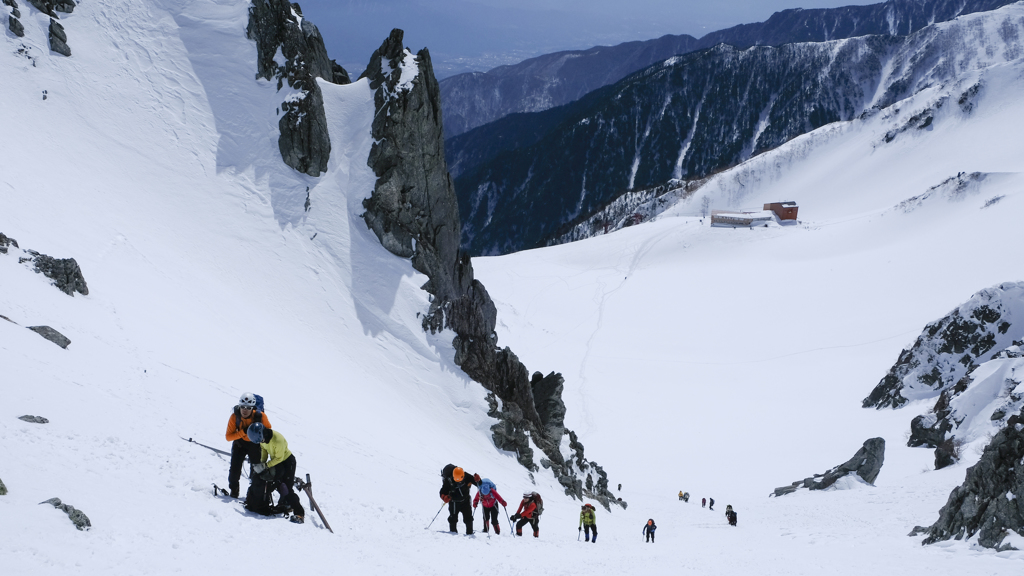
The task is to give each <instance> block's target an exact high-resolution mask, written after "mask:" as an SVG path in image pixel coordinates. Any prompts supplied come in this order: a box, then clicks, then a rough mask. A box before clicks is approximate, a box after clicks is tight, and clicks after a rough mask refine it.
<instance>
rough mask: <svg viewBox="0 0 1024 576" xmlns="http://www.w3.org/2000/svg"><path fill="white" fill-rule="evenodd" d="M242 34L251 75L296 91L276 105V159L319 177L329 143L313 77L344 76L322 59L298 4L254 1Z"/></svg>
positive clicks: (335, 79)
mask: <svg viewBox="0 0 1024 576" xmlns="http://www.w3.org/2000/svg"><path fill="white" fill-rule="evenodd" d="M246 34H247V36H248V38H249V39H250V40H254V41H255V42H256V49H257V67H258V71H257V73H256V77H257V78H265V79H267V80H275V79H276V80H277V89H278V90H280V89H281V88H282V87H283V86H284V83H285V82H286V81H287V83H288V86H289V87H290V88H292V89H294V90H296V91H297V92H296V93H294V94H292V95H291V96H289V97H287V98H286V99H285V101H284V102H283V103H282V105H281V111H282V113H283V115H282V116H281V120H280V121H279V122H278V127H279V129H280V131H281V136H280V138H279V139H278V142H277V143H278V148H279V150H280V151H281V157H282V158H283V159H284V162H285V164H287V165H289V166H291V167H292V168H294V169H295V170H298V171H299V172H302V173H304V174H308V175H310V176H319V175H320V174H321V173H322V172H324V171H326V170H327V161H328V160H329V159H330V155H331V140H330V136H329V134H328V130H327V115H326V113H325V112H324V101H323V93H322V92H321V90H320V87H319V86H318V85H317V83H316V79H317V78H323V79H324V80H327V81H328V82H332V83H347V82H348V73H347V72H346V71H345V69H344V68H342V67H341V66H339V65H338V63H337V62H335V61H333V60H331V59H330V58H328V57H327V49H326V48H325V47H324V40H323V37H322V36H321V35H320V31H319V30H318V29H317V27H316V26H315V25H313V23H312V22H310V21H309V20H306V19H305V18H303V17H302V9H301V8H300V7H299V5H298V4H292V3H290V2H288V1H287V0H253V2H252V6H251V7H250V8H249V25H248V28H247V29H246ZM278 50H280V51H281V54H282V55H283V56H284V58H285V62H284V63H283V64H281V63H278V62H277V61H275V60H274V58H275V56H276V54H277V53H278Z"/></svg>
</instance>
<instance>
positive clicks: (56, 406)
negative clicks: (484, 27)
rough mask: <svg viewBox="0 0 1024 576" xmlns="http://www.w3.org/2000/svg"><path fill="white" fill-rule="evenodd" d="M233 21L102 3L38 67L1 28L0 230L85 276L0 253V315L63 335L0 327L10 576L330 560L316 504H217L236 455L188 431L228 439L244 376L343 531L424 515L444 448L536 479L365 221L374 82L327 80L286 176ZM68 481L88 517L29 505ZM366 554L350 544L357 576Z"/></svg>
mask: <svg viewBox="0 0 1024 576" xmlns="http://www.w3.org/2000/svg"><path fill="white" fill-rule="evenodd" d="M28 10H33V9H32V8H26V11H28ZM246 18H247V2H202V1H197V2H121V1H113V0H111V1H104V2H100V1H95V0H94V1H93V2H86V3H83V4H82V5H80V6H79V8H78V9H77V10H76V11H75V13H74V14H73V15H71V16H67V17H65V18H64V23H65V26H66V28H67V30H68V33H69V37H70V43H71V44H72V45H73V47H74V49H75V52H74V56H73V57H72V58H70V59H65V58H63V57H60V56H56V55H53V54H50V53H49V52H48V51H47V50H45V46H46V44H45V38H44V37H42V36H40V33H39V29H38V28H37V29H36V30H35V31H34V32H33V31H32V30H31V29H30V30H29V33H28V34H27V35H26V38H25V40H24V42H25V45H26V47H27V48H28V49H29V51H30V54H31V55H32V56H33V57H34V61H35V66H32V61H30V60H28V59H25V58H23V57H21V56H19V55H17V54H16V48H17V47H19V46H20V43H21V42H22V41H21V40H17V41H16V40H12V39H11V38H10V37H8V38H5V39H4V45H5V46H6V48H5V49H4V50H3V51H0V67H2V70H3V76H4V78H5V81H4V82H3V83H2V86H0V94H2V96H0V99H2V101H4V102H5V103H7V104H9V106H10V107H11V108H12V109H15V110H18V111H19V114H18V115H17V116H16V117H15V118H13V119H10V118H9V119H8V121H7V122H5V123H4V128H3V135H4V141H5V142H8V143H11V144H12V145H11V146H8V147H6V148H5V154H4V159H3V161H2V168H0V182H2V183H0V190H3V193H2V199H3V206H4V208H3V210H2V211H0V229H3V230H4V232H5V233H7V234H8V235H10V236H11V237H13V238H15V239H17V240H18V241H19V243H20V245H21V246H22V247H25V248H33V249H38V250H40V251H43V252H46V253H49V254H53V255H55V256H58V257H75V258H76V259H77V260H78V262H79V263H80V264H81V266H82V269H83V271H84V274H85V276H86V278H87V280H88V281H89V282H90V287H91V291H90V295H89V296H88V297H82V296H78V297H75V298H71V297H69V296H67V295H65V294H62V293H60V292H58V291H57V290H56V289H54V288H52V287H50V286H48V281H47V280H46V279H45V278H43V277H42V276H40V275H37V274H34V273H32V272H31V271H29V270H28V269H26V268H25V267H24V266H23V265H19V264H18V262H17V260H16V259H15V255H14V254H9V255H7V256H4V257H3V258H0V267H2V268H0V269H2V272H0V285H2V286H3V290H2V291H0V293H2V297H0V308H2V309H3V312H2V314H3V315H5V316H7V317H9V318H11V319H12V320H14V321H15V322H18V323H19V324H21V325H36V324H48V325H51V326H53V327H55V328H57V329H58V330H60V331H61V332H62V333H64V334H65V335H67V336H68V337H69V338H71V339H72V344H71V346H70V347H69V348H68V350H66V351H65V350H61V349H60V348H58V347H56V346H54V345H53V344H51V343H49V342H47V341H45V340H43V339H42V338H39V337H38V336H37V335H35V334H33V333H32V332H29V331H27V330H24V329H23V328H21V327H19V326H16V325H14V324H10V323H8V322H3V324H4V326H3V327H2V328H0V330H2V331H3V336H2V339H0V356H2V357H3V361H2V364H3V365H4V370H3V372H4V374H3V380H2V381H3V386H2V387H0V388H2V389H3V396H4V402H3V406H4V410H3V411H4V412H5V415H4V416H3V418H0V436H2V437H3V438H4V441H3V442H2V443H0V446H2V447H0V453H2V455H3V457H2V459H3V460H4V461H5V462H7V463H8V464H7V465H4V466H3V468H2V471H0V478H2V479H3V480H4V482H5V484H6V485H7V487H8V488H9V490H10V494H9V495H8V496H5V497H3V498H2V499H0V506H2V507H3V508H4V512H2V513H0V533H2V534H3V540H4V542H5V545H4V547H3V550H2V551H0V558H2V560H0V561H2V563H3V565H4V566H5V572H6V573H9V574H28V573H33V574H40V573H58V572H61V573H65V572H67V571H68V569H72V570H74V571H76V572H78V573H100V572H102V573H132V574H138V573H167V572H172V571H181V570H188V571H197V570H198V571H200V572H206V571H209V572H213V571H215V570H217V571H220V570H226V569H230V568H232V567H234V566H235V565H236V562H237V558H239V557H245V558H255V557H257V556H258V552H259V551H260V549H261V548H263V547H264V544H265V542H266V541H277V542H279V543H280V544H281V546H282V547H283V548H287V549H290V550H294V556H291V555H289V556H287V557H270V558H267V559H265V560H264V562H265V567H267V568H271V569H285V568H294V567H295V564H294V562H296V561H297V560H301V561H303V562H305V563H306V564H305V566H306V567H315V566H328V565H334V564H337V562H338V561H339V560H338V557H336V556H332V554H341V553H342V552H343V550H339V549H337V548H335V547H333V544H336V543H337V542H338V540H326V541H325V540H324V538H328V537H329V535H328V534H327V533H326V531H324V532H323V534H322V535H321V532H320V531H318V530H316V529H315V522H314V523H313V524H311V525H307V526H304V527H293V526H292V525H290V524H287V523H284V522H270V521H263V520H259V519H252V518H248V517H244V516H241V515H240V514H239V510H238V508H237V506H233V505H230V504H224V503H221V502H219V501H217V500H216V499H214V498H212V497H211V496H210V490H209V488H210V483H211V482H214V481H216V482H223V481H224V476H225V474H226V467H227V463H226V462H224V461H222V460H221V459H219V458H218V457H216V456H215V455H213V454H212V453H208V452H207V451H205V450H203V449H201V448H198V447H195V446H192V445H189V444H186V443H185V442H183V441H182V440H180V439H179V438H178V435H181V436H184V437H186V438H187V437H195V438H196V439H197V440H199V441H201V442H204V443H207V444H211V445H213V446H217V447H222V448H227V447H228V444H227V443H226V442H223V441H222V440H221V438H222V436H221V434H222V433H223V429H224V426H225V423H226V419H227V416H228V415H229V414H230V408H231V406H233V405H234V403H235V402H236V399H237V396H238V395H239V394H240V393H241V392H243V391H245V390H255V391H256V392H259V393H261V394H263V395H264V396H265V397H266V398H267V402H268V414H269V417H270V418H271V420H272V422H273V423H274V424H275V427H276V428H278V429H279V430H281V432H282V434H284V435H285V436H286V437H287V438H288V440H289V442H290V445H291V447H292V449H293V450H294V451H295V453H296V455H297V458H298V459H299V467H300V472H303V471H305V472H311V473H312V476H313V478H314V482H316V484H317V485H316V493H317V495H318V496H319V499H320V502H321V505H322V507H323V509H324V511H325V513H326V514H327V515H328V519H329V520H331V521H332V522H333V523H334V524H333V525H334V527H335V529H336V530H337V531H338V532H339V533H341V534H343V535H345V534H348V536H346V537H345V538H344V540H342V541H343V542H345V545H346V546H358V545H360V544H359V543H360V542H363V543H364V544H363V546H364V547H367V549H369V550H372V549H373V546H374V544H373V542H380V541H381V540H382V539H383V537H384V536H385V535H389V534H392V533H393V532H394V531H397V530H406V529H409V528H410V527H412V526H415V528H416V530H418V531H419V532H420V533H423V532H422V530H421V528H422V526H424V525H426V522H427V521H428V520H429V517H430V515H431V514H432V513H433V512H434V511H435V510H436V506H435V505H434V504H435V502H437V503H438V504H440V502H439V501H438V499H437V496H436V489H437V487H438V482H437V481H436V480H437V473H438V471H439V470H440V467H441V466H443V465H444V464H446V463H448V462H449V461H457V462H460V463H463V464H464V465H465V466H466V467H467V468H469V469H471V470H480V471H483V472H485V473H489V474H490V475H492V476H494V478H495V480H496V481H498V482H499V485H500V486H509V489H508V492H510V494H512V495H514V494H515V490H516V488H511V485H512V484H513V483H516V484H524V485H526V486H532V485H531V484H530V483H529V480H528V479H527V478H526V472H525V471H524V470H522V469H521V468H520V467H519V465H518V464H517V463H515V461H514V459H513V458H512V457H509V456H506V455H503V454H500V453H498V452H497V451H496V450H495V449H494V446H493V444H491V442H490V441H489V436H488V435H487V434H486V427H487V426H489V425H490V424H492V423H493V420H491V419H489V418H487V417H486V416H485V413H486V410H487V405H486V403H485V402H484V392H483V390H482V389H480V388H479V386H477V385H476V384H475V383H473V382H471V381H469V380H468V379H467V378H466V377H465V376H464V375H463V374H462V372H461V371H460V370H458V369H457V368H456V367H455V366H454V365H453V364H452V363H451V360H450V359H451V357H452V355H453V352H452V350H451V347H450V345H448V344H447V342H449V341H450V340H451V336H450V335H448V336H447V338H441V337H440V336H439V337H429V336H428V335H425V334H424V333H423V331H422V329H421V328H420V327H419V321H418V319H417V318H416V314H417V313H418V312H422V311H424V310H426V308H427V301H426V295H425V294H424V293H423V292H422V291H421V290H420V289H419V286H420V285H421V284H422V283H423V281H424V278H423V277H422V276H420V275H417V274H414V273H413V270H412V269H411V267H410V266H409V264H408V263H407V262H405V261H402V260H400V259H397V258H394V257H392V256H391V255H389V254H388V253H386V252H385V251H384V250H383V248H381V247H380V245H379V243H378V242H377V240H376V238H374V237H373V236H372V234H371V233H369V231H368V230H366V227H365V224H363V222H362V221H361V220H360V219H359V218H358V215H359V214H360V213H361V207H360V203H361V201H362V199H363V198H364V197H365V196H366V195H368V193H369V191H370V190H372V187H373V180H374V177H373V174H372V172H371V171H370V170H369V168H368V167H367V166H366V158H367V155H368V153H369V146H370V136H369V134H370V131H369V125H370V122H371V120H372V114H373V102H372V95H371V92H370V91H369V89H368V88H367V86H366V85H365V82H364V83H357V84H356V85H353V86H346V87H337V86H332V85H329V84H324V85H323V86H322V89H323V90H324V92H325V94H326V95H327V96H326V98H327V100H328V101H329V106H330V111H329V114H330V119H331V124H332V137H333V138H334V142H333V150H334V155H333V156H334V158H333V159H332V165H331V166H330V170H329V172H328V175H327V176H325V177H323V178H321V179H319V180H315V179H312V178H308V177H305V176H302V175H298V174H297V173H295V172H294V171H292V170H291V169H290V168H288V167H287V166H285V165H284V164H283V163H282V162H281V160H280V155H279V152H278V151H277V146H276V139H277V132H276V126H277V118H276V116H275V115H274V108H275V106H276V103H277V102H279V95H278V94H277V92H276V86H274V85H273V84H271V83H269V82H265V81H257V80H256V79H255V72H256V68H255V67H256V50H255V46H254V44H253V43H251V42H249V41H248V40H246V39H245V36H244V29H245V22H246ZM33 19H35V20H41V18H40V17H39V15H38V13H34V12H33V13H31V14H30V15H29V16H28V17H26V18H24V19H23V20H25V21H33ZM111 22H113V23H114V24H111ZM43 90H46V91H47V94H48V98H47V99H46V100H43V99H42V98H41V95H42V91H43ZM306 186H309V187H310V195H311V199H312V203H313V206H312V209H311V211H310V212H308V213H305V212H304V211H303V202H304V201H305V198H306ZM314 236H315V238H313V237H314ZM311 238H313V240H310V239H311ZM26 413H34V414H40V415H44V416H46V417H47V418H49V419H50V424H47V425H42V426H41V425H35V424H27V423H24V422H21V421H19V420H17V419H16V417H17V416H20V415H21V414H26ZM538 483H539V487H540V489H541V490H542V491H544V492H552V491H553V490H554V488H553V487H551V486H550V485H548V484H545V481H544V480H543V479H542V478H539V479H538ZM58 495H59V497H61V498H62V499H63V500H64V501H65V502H68V503H70V504H72V505H74V506H76V507H78V508H80V509H81V510H83V511H84V512H85V513H86V514H87V515H89V516H90V518H91V520H92V523H93V530H92V531H91V532H89V533H85V534H79V533H78V532H77V531H75V530H74V527H73V526H72V525H71V523H70V522H68V521H67V518H66V517H63V515H61V514H60V513H59V512H55V511H53V510H52V509H49V510H47V509H45V508H43V507H39V506H37V505H36V503H37V502H40V501H42V500H44V499H46V498H50V497H53V496H58ZM371 504H373V505H376V506H378V507H379V508H380V509H377V508H375V509H374V510H375V512H373V513H367V512H365V510H368V507H369V506H370V505H371ZM413 507H415V508H420V507H422V510H416V512H415V513H414V514H413V515H412V516H409V517H408V521H404V520H397V519H399V518H407V517H406V514H410V513H413V510H414V508H413ZM399 509H404V510H405V512H399V511H398V510H399ZM349 515H351V516H352V517H353V518H352V519H348V521H346V520H347V519H346V516H349ZM346 524H348V526H346ZM353 534H354V535H355V538H353V537H352V535H353ZM362 534H367V535H362ZM427 542H428V543H431V542H432V540H428V541H427ZM317 550H321V551H323V556H320V555H317V554H315V553H316V552H317ZM374 556H375V558H370V559H368V560H363V561H362V563H360V560H359V559H357V558H352V559H350V560H351V562H352V565H353V566H357V567H358V566H363V567H364V569H371V568H370V567H371V565H372V564H373V563H376V562H378V561H379V559H378V558H377V557H379V556H380V555H379V554H376V555H374ZM344 557H345V558H350V557H349V556H344ZM395 562H396V564H397V565H399V566H404V568H403V570H408V569H409V568H408V566H409V565H415V562H416V561H415V560H414V559H411V558H409V559H405V560H402V559H398V560H396V561H395ZM410 563H411V564H410Z"/></svg>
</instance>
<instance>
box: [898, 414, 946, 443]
mask: <svg viewBox="0 0 1024 576" xmlns="http://www.w3.org/2000/svg"><path fill="white" fill-rule="evenodd" d="M946 432H949V429H948V422H946V421H945V420H942V421H941V423H940V421H939V419H938V417H936V416H935V414H934V413H928V414H921V415H920V416H917V417H916V418H914V419H913V420H911V421H910V440H909V441H907V446H910V447H911V448H916V447H918V446H926V447H929V448H934V447H936V446H938V445H939V444H942V442H943V441H945V439H946Z"/></svg>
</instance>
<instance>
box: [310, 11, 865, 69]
mask: <svg viewBox="0 0 1024 576" xmlns="http://www.w3.org/2000/svg"><path fill="white" fill-rule="evenodd" d="M879 1H880V0H715V1H709V0H629V1H622V0H619V1H613V0H587V1H583V0H543V1H541V0H517V1H516V2H508V1H504V2H499V1H497V0H299V4H300V5H301V6H302V10H303V13H304V14H305V16H306V17H308V18H309V19H310V20H312V21H313V22H314V23H315V24H316V25H317V27H318V28H319V29H320V32H321V33H322V34H323V36H324V40H325V41H326V43H327V51H328V53H329V54H330V56H331V58H334V59H336V60H337V61H338V62H339V63H340V64H341V65H343V66H345V68H346V69H347V70H348V71H349V72H350V73H353V74H356V75H357V74H359V73H360V72H362V70H363V68H365V66H366V63H367V61H368V60H369V58H370V54H371V53H372V52H373V51H374V50H375V49H376V48H377V47H378V46H380V43H381V42H382V41H383V40H384V38H386V37H387V35H388V34H389V33H390V32H391V29H392V28H402V29H403V30H405V43H406V45H407V46H409V47H410V48H412V49H413V50H419V49H420V48H423V47H424V46H425V47H427V48H429V49H430V53H431V56H432V58H433V61H434V68H435V72H436V73H437V75H438V77H445V76H449V75H451V74H453V73H458V72H466V71H469V70H481V71H483V70H489V69H490V68H493V67H495V66H498V65H501V64H510V63H514V62H518V61H520V60H523V59H526V58H530V57H532V56H537V55H540V54H546V53H549V52H555V51H558V50H569V49H582V48H590V47H591V46H597V45H611V44H618V43H620V42H626V41H629V40H647V39H651V38H657V37H659V36H662V35H665V34H691V35H693V36H696V37H700V36H703V35H704V34H706V33H708V32H712V31H714V30H719V29H721V28H727V27H729V26H733V25H736V24H742V23H746V22H759V21H762V20H766V19H767V18H768V17H769V16H771V14H772V13H773V12H776V11H778V10H784V9H787V8H796V7H801V8H827V7H835V6H849V5H853V4H875V3H878V2H879Z"/></svg>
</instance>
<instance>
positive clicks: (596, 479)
mask: <svg viewBox="0 0 1024 576" xmlns="http://www.w3.org/2000/svg"><path fill="white" fill-rule="evenodd" d="M403 38H404V34H403V32H402V31H401V30H398V29H396V30H393V31H392V32H391V34H390V35H389V37H388V38H387V39H386V40H385V41H384V42H383V43H382V44H381V46H380V48H379V49H378V50H376V51H375V52H374V53H373V55H372V56H371V58H370V63H369V65H368V66H367V68H366V71H365V72H363V75H362V76H361V78H362V77H365V78H367V80H368V81H369V85H370V88H371V89H372V90H373V91H374V103H375V107H376V113H375V115H374V120H373V124H372V132H373V139H374V144H373V146H372V148H371V150H370V156H369V158H368V159H367V164H368V165H369V166H370V167H371V168H372V169H373V171H374V174H375V175H376V176H377V181H376V183H375V185H374V190H373V193H372V194H371V196H370V198H367V199H366V200H365V201H364V202H363V206H364V208H366V213H365V214H364V215H363V218H364V220H365V221H366V225H367V227H369V228H370V229H371V230H372V231H373V232H374V234H375V235H376V236H377V238H378V239H379V240H380V242H381V244H382V245H383V246H384V247H385V248H386V249H387V250H389V251H390V252H392V253H393V254H395V255H397V256H401V257H403V258H409V259H410V260H411V262H412V266H413V268H415V269H416V270H417V271H419V272H421V273H423V274H425V275H426V276H427V277H428V278H429V281H428V282H427V283H426V284H425V285H424V286H423V289H424V290H426V291H427V292H429V293H430V294H431V305H430V310H429V311H428V312H427V314H426V315H425V316H424V319H423V328H424V330H430V331H432V332H436V331H439V330H443V329H451V330H452V331H454V332H455V334H456V336H455V339H454V341H453V346H454V348H455V363H456V364H457V365H459V366H460V367H461V368H462V369H463V370H464V371H465V372H466V373H467V374H468V375H469V376H470V377H471V378H473V379H474V380H476V381H477V382H479V383H481V384H482V385H483V386H484V388H486V389H487V390H488V391H489V392H491V394H490V395H489V396H488V400H489V402H490V411H489V414H490V415H491V416H493V417H495V418H497V419H498V420H499V423H498V424H496V425H495V426H493V427H492V438H493V439H494V443H495V445H496V446H497V447H498V448H499V449H502V450H508V451H510V452H515V453H516V455H517V458H518V460H519V462H520V463H521V464H523V466H525V467H526V468H528V469H530V470H531V471H536V470H538V468H537V465H536V463H535V462H534V455H533V450H532V448H531V446H530V443H531V441H532V442H533V444H534V445H536V446H537V447H538V448H540V449H541V450H542V451H543V452H544V455H545V456H546V458H544V459H542V460H541V465H542V466H544V467H546V468H550V469H551V470H552V472H553V473H554V475H555V477H556V478H558V480H559V482H560V483H561V484H562V485H563V487H565V490H566V494H570V495H572V496H574V497H577V498H582V497H583V496H584V495H586V496H588V497H590V498H594V499H596V500H598V501H599V502H601V503H602V504H604V505H605V506H606V507H607V506H608V505H609V504H610V503H619V504H621V502H617V501H616V500H615V499H614V498H613V496H612V494H611V493H610V492H609V491H608V489H607V476H606V475H605V474H604V471H603V470H602V469H601V468H600V467H599V466H596V464H594V463H592V462H588V461H587V460H586V458H584V456H583V447H582V444H579V443H578V442H575V441H574V442H573V444H574V445H575V446H574V447H573V448H572V456H571V457H568V458H567V457H566V456H565V455H563V454H562V453H561V441H562V438H563V437H564V436H565V434H566V433H567V431H566V430H565V428H564V424H563V420H564V415H565V405H564V403H563V402H562V400H561V390H562V378H561V375H558V374H555V373H552V374H549V375H548V376H546V377H545V376H543V375H542V374H540V373H537V374H535V375H534V377H533V379H532V380H531V378H530V373H529V371H528V370H527V369H526V367H525V366H524V365H523V364H522V363H521V362H520V361H519V359H518V358H517V357H516V355H515V354H514V353H513V352H512V351H511V350H510V349H509V348H507V347H506V348H504V349H501V348H498V340H497V335H496V334H495V332H494V328H495V325H496V322H497V309H496V307H495V306H494V302H493V301H492V300H491V298H490V296H489V295H488V294H487V290H486V288H485V287H484V285H483V284H482V283H480V281H479V280H476V279H475V278H474V277H473V265H472V262H471V260H470V258H469V256H468V255H467V254H465V253H463V252H462V251H461V250H460V249H459V239H460V230H461V225H460V219H459V212H458V204H457V202H456V199H455V190H454V187H453V184H452V180H451V178H450V177H449V175H448V169H447V165H446V163H445V158H444V139H443V123H442V115H441V107H440V91H439V88H438V84H437V80H436V79H435V78H434V72H433V66H432V64H431V61H430V53H429V51H428V50H427V49H423V50H421V51H419V52H418V53H416V54H415V55H414V54H413V53H412V52H411V51H409V50H407V49H406V48H405V46H404V44H403ZM499 401H500V404H501V406H500V408H499ZM571 438H575V435H573V436H571ZM584 478H586V480H584ZM586 487H589V488H586Z"/></svg>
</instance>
